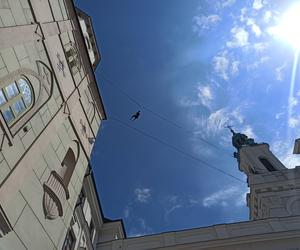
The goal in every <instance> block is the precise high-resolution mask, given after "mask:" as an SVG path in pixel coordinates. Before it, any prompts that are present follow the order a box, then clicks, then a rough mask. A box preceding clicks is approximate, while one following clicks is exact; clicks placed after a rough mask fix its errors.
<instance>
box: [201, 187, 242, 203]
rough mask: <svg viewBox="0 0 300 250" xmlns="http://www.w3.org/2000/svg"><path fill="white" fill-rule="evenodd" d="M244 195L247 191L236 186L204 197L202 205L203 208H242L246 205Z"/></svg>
mask: <svg viewBox="0 0 300 250" xmlns="http://www.w3.org/2000/svg"><path fill="white" fill-rule="evenodd" d="M246 194H247V190H245V189H243V188H241V187H238V186H231V187H228V188H224V189H221V190H219V191H217V192H215V193H212V194H211V195H209V196H207V197H205V198H204V199H203V200H202V205H203V206H204V207H212V206H222V207H225V206H229V205H234V206H243V205H245V204H246Z"/></svg>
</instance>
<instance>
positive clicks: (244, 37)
mask: <svg viewBox="0 0 300 250" xmlns="http://www.w3.org/2000/svg"><path fill="white" fill-rule="evenodd" d="M230 32H231V34H232V36H233V39H232V40H231V41H229V42H227V43H226V45H227V47H229V48H239V47H245V46H247V45H248V44H249V43H248V38H249V33H248V32H247V31H246V30H245V29H244V28H242V27H238V26H235V27H233V28H232V29H231V31H230Z"/></svg>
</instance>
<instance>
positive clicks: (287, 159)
mask: <svg viewBox="0 0 300 250" xmlns="http://www.w3.org/2000/svg"><path fill="white" fill-rule="evenodd" d="M293 148H294V141H293V140H287V139H283V140H276V141H274V142H273V143H272V144H271V150H272V151H273V153H274V154H275V156H276V157H278V158H279V159H280V160H281V162H282V163H283V164H284V165H285V166H286V167H287V168H294V167H295V166H299V165H300V155H294V154H293Z"/></svg>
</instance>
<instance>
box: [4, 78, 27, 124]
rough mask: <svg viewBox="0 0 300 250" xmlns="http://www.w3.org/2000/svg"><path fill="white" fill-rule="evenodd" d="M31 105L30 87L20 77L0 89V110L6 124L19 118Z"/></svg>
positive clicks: (24, 79)
mask: <svg viewBox="0 0 300 250" xmlns="http://www.w3.org/2000/svg"><path fill="white" fill-rule="evenodd" d="M32 103H33V92H32V87H31V85H30V83H29V81H28V79H26V78H25V77H22V78H20V79H18V80H16V81H14V82H12V83H10V84H8V85H6V86H5V87H3V88H1V89H0V110H1V113H2V116H3V118H4V119H5V121H6V122H7V124H12V123H14V122H15V121H16V120H18V118H20V117H21V116H22V115H23V114H24V113H25V112H26V110H29V109H30V107H31V106H32Z"/></svg>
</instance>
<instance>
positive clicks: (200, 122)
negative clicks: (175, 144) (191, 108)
mask: <svg viewBox="0 0 300 250" xmlns="http://www.w3.org/2000/svg"><path fill="white" fill-rule="evenodd" d="M243 121H244V118H243V115H242V114H241V112H240V111H239V108H235V109H233V110H229V109H228V108H221V109H218V110H216V111H214V112H211V113H210V115H209V116H208V117H206V116H204V117H201V116H200V117H195V118H194V124H195V127H196V128H197V129H199V130H200V133H201V134H202V135H207V136H208V137H209V136H216V135H218V134H219V133H220V132H221V131H224V129H225V127H226V126H227V125H229V124H231V125H238V126H239V127H240V125H241V124H242V123H243ZM252 133H253V131H252Z"/></svg>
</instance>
